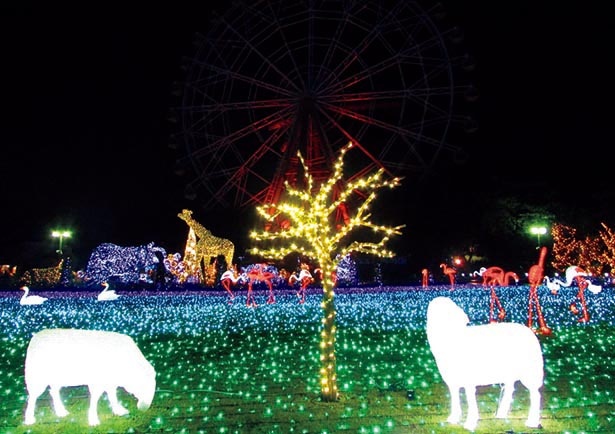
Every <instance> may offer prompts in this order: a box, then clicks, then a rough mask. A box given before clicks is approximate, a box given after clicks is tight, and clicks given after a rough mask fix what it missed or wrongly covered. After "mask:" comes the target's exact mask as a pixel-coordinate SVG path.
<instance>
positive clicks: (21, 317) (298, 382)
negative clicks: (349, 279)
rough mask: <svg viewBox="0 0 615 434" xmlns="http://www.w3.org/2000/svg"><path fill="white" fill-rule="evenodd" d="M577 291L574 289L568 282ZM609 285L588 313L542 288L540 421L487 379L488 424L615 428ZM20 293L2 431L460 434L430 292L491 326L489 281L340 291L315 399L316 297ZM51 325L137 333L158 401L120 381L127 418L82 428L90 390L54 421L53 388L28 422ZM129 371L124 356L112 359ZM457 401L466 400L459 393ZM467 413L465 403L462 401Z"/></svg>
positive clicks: (481, 428)
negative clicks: (428, 329) (502, 405)
mask: <svg viewBox="0 0 615 434" xmlns="http://www.w3.org/2000/svg"><path fill="white" fill-rule="evenodd" d="M571 291H576V290H572V289H571ZM609 291H610V290H609V289H607V290H605V291H603V292H602V293H601V294H598V295H593V298H592V297H589V296H588V304H589V307H590V313H591V314H592V320H591V321H590V323H589V324H579V323H577V322H576V321H575V320H574V318H573V317H572V314H570V312H569V311H568V309H567V306H568V304H569V300H570V298H571V297H573V296H574V293H573V292H570V293H568V294H566V293H560V294H559V295H558V296H553V295H550V294H548V293H546V292H545V293H544V294H543V293H542V292H541V302H542V303H543V307H544V309H545V317H546V318H547V322H548V323H549V326H550V327H551V328H552V329H553V331H554V334H553V336H550V337H540V340H541V344H542V347H543V353H544V358H545V385H544V387H543V403H542V426H543V428H542V429H529V428H526V427H525V425H524V423H525V419H526V417H527V407H528V398H529V397H528V394H527V391H526V390H525V388H524V387H523V386H522V385H520V384H518V385H517V391H516V393H515V400H514V402H513V407H512V411H511V414H510V417H509V419H508V420H498V419H495V416H494V415H495V411H496V408H497V403H498V399H499V394H500V389H499V387H498V386H487V387H482V388H479V393H478V402H479V410H480V415H481V420H480V421H479V423H478V428H477V430H476V432H481V433H530V432H531V433H533V432H535V433H566V432H569V433H593V432H601V433H613V432H615V406H614V405H613V404H615V397H614V396H613V393H615V392H614V390H615V381H614V377H613V375H614V374H615V364H614V363H613V362H612V357H611V356H612V354H613V353H614V349H615V345H614V343H615V333H614V332H615V325H614V324H613V319H612V312H613V304H614V303H613V299H612V296H611V295H610V292H609ZM17 292H18V291H13V292H11V291H3V292H2V293H0V294H2V296H0V309H1V310H0V432H2V433H131V432H132V433H183V432H185V433H200V432H202V433H214V432H215V433H235V432H236V433H288V432H297V433H333V432H349V433H363V432H364V433H432V432H436V433H439V432H443V433H465V432H467V431H466V430H465V429H463V428H462V427H461V426H453V425H450V424H448V423H447V422H446V418H447V417H448V412H449V395H448V390H447V388H446V386H445V385H444V383H443V382H442V379H441V377H440V375H439V373H438V370H437V367H436V365H435V361H434V359H433V357H432V355H431V352H430V350H429V346H428V344H427V339H426V334H425V331H424V324H425V312H426V308H427V304H428V302H429V300H430V299H431V298H433V297H434V296H437V295H446V296H450V297H451V298H453V299H455V301H457V302H458V303H459V304H460V305H462V306H463V307H464V309H465V310H466V312H468V315H469V316H470V318H471V320H472V323H476V324H478V323H485V322H486V318H487V314H488V308H489V307H488V306H489V304H488V303H489V298H488V292H487V291H484V290H483V289H482V288H480V287H478V288H472V287H468V288H463V289H458V290H456V291H452V292H450V291H448V287H447V288H446V289H444V288H442V289H430V290H427V291H422V290H417V289H416V288H407V289H406V290H397V289H395V290H393V289H391V290H389V291H381V292H375V291H373V290H365V291H356V292H353V291H348V292H347V293H346V292H344V291H343V290H340V291H339V292H338V296H337V309H338V326H339V329H338V339H337V359H338V377H339V387H340V390H341V398H340V400H339V401H338V402H335V403H325V402H321V401H320V400H319V385H318V378H319V377H318V370H319V361H318V358H319V347H318V344H319V332H320V315H321V311H320V304H319V301H320V297H319V292H318V290H317V289H314V290H313V291H312V292H311V293H310V295H309V296H308V300H307V302H306V304H304V305H300V304H298V302H297V299H296V296H295V295H294V292H292V291H291V292H289V293H287V294H279V295H278V296H277V303H276V304H273V305H267V304H264V295H263V296H262V300H263V304H261V305H260V306H259V307H257V308H248V307H246V306H245V305H243V303H242V297H241V294H240V296H239V297H238V298H237V299H236V300H235V302H234V304H232V305H231V304H228V303H227V299H226V298H225V297H224V295H223V294H219V293H205V292H203V293H198V292H191V293H177V294H171V293H164V294H162V293H151V294H149V293H144V292H134V293H126V294H124V296H123V297H122V298H120V300H118V301H116V302H110V303H106V304H105V303H99V302H96V301H95V294H87V293H78V294H75V293H68V292H56V293H54V292H48V293H46V294H44V295H46V296H49V298H50V299H49V300H48V301H47V302H46V303H45V304H44V305H41V306H20V305H19V303H18V296H19V295H20V294H17ZM500 298H501V300H502V302H503V304H504V306H505V307H506V309H507V312H508V317H507V320H508V321H515V322H523V323H524V322H525V321H526V319H527V318H526V315H527V307H526V304H527V287H525V288H523V287H516V288H504V289H502V292H501V295H500ZM52 327H73V328H90V329H99V330H112V331H118V332H122V333H126V334H128V335H130V336H132V337H133V338H134V339H135V341H136V342H137V345H138V346H139V347H140V348H141V350H142V352H143V354H144V355H145V357H146V358H147V359H148V360H149V361H150V362H151V363H152V365H153V366H154V368H155V369H156V371H157V391H156V395H155V398H154V402H153V404H152V406H151V408H150V409H149V410H147V411H145V412H141V411H139V410H137V408H136V400H135V399H134V398H133V397H132V396H131V395H128V394H127V393H125V392H124V391H123V390H122V389H120V393H119V396H120V400H121V401H122V403H123V404H124V405H125V406H126V407H127V408H128V409H129V411H130V414H129V415H127V416H122V417H119V416H114V415H113V414H112V413H111V411H110V408H109V405H108V403H107V401H106V397H103V398H102V399H101V400H100V403H99V406H98V412H99V417H100V420H101V424H100V425H99V426H98V427H89V426H88V425H87V407H88V405H89V403H88V392H87V389H86V388H84V387H77V388H66V389H63V391H62V397H63V401H64V403H65V405H66V408H67V409H68V411H69V412H70V414H69V416H67V417H65V418H63V419H60V418H57V417H56V416H55V414H54V412H53V410H52V408H51V402H50V397H49V394H48V393H47V392H46V393H45V394H43V395H42V396H41V397H40V398H39V400H38V405H37V409H36V417H37V422H36V424H34V425H32V426H25V425H23V415H24V410H25V401H26V398H27V393H26V390H25V385H24V376H23V366H24V359H25V352H26V347H27V345H28V342H29V339H30V337H31V336H32V333H34V332H36V331H38V330H41V329H44V328H52ZM109 369H121V366H109ZM462 402H463V401H462ZM464 409H465V407H464Z"/></svg>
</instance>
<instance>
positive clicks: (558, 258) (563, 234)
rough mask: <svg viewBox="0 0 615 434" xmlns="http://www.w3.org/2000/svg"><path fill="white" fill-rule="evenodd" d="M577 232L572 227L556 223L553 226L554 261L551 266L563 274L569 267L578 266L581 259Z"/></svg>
mask: <svg viewBox="0 0 615 434" xmlns="http://www.w3.org/2000/svg"><path fill="white" fill-rule="evenodd" d="M576 236H577V230H576V229H575V228H573V227H571V226H567V225H564V224H561V223H554V224H553V225H552V226H551V237H552V238H553V251H552V252H551V253H552V256H553V260H552V261H551V266H552V267H553V268H554V269H555V270H558V271H560V272H563V271H564V270H565V269H566V267H568V266H569V265H577V259H578V257H579V250H578V249H579V245H578V244H579V242H578V240H577V238H576Z"/></svg>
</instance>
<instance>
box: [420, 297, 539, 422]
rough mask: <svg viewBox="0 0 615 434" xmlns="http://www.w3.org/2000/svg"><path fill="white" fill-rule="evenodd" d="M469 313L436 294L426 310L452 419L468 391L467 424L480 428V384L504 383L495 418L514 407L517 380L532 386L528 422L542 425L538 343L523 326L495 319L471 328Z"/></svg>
mask: <svg viewBox="0 0 615 434" xmlns="http://www.w3.org/2000/svg"><path fill="white" fill-rule="evenodd" d="M469 322H470V320H469V318H468V316H467V315H466V313H465V312H464V311H463V310H462V309H461V308H460V307H459V306H457V305H456V304H455V302H454V301H453V300H451V299H450V298H448V297H436V298H434V299H433V300H432V301H431V302H430V303H429V306H428V308H427V340H428V342H429V346H430V349H431V352H432V354H433V356H434V359H435V360H436V364H437V366H438V370H439V371H440V375H441V376H442V379H443V380H444V382H445V383H446V385H447V386H448V389H449V392H450V395H451V413H450V416H449V417H448V419H447V420H448V422H449V423H452V424H458V423H459V422H460V420H461V413H462V412H461V403H460V397H459V395H460V392H461V388H463V389H464V390H465V394H466V401H467V404H468V413H467V417H466V421H465V423H464V425H463V426H464V428H465V429H467V430H470V431H473V430H475V429H476V425H477V424H478V419H479V414H478V407H477V404H476V387H477V386H486V385H493V384H503V387H504V390H503V393H502V396H501V399H500V403H499V406H498V410H497V413H496V417H497V418H501V419H505V418H506V417H507V416H508V413H509V411H510V406H511V403H512V399H513V392H514V389H515V383H516V382H517V381H521V383H522V384H523V385H524V386H525V387H526V388H527V389H528V391H529V395H530V408H529V414H528V417H527V420H526V422H525V425H526V426H528V427H533V428H537V427H540V406H541V402H540V401H541V392H540V388H541V387H542V385H543V380H544V361H543V357H542V349H541V347H540V342H539V341H538V338H537V337H536V335H535V334H534V332H533V331H532V330H531V329H530V328H528V327H526V326H525V325H523V324H517V323H491V324H485V325H476V326H469V325H468V324H469Z"/></svg>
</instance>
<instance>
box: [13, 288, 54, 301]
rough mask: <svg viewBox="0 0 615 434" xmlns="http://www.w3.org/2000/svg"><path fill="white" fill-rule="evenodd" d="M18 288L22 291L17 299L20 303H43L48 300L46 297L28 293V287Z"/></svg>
mask: <svg viewBox="0 0 615 434" xmlns="http://www.w3.org/2000/svg"><path fill="white" fill-rule="evenodd" d="M20 289H21V290H22V291H23V292H24V294H23V295H22V296H21V299H20V300H19V304H21V305H33V304H43V303H45V302H46V301H47V300H48V298H47V297H41V296H40V295H29V293H30V288H28V287H27V286H22V287H21V288H20Z"/></svg>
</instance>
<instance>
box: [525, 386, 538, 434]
mask: <svg viewBox="0 0 615 434" xmlns="http://www.w3.org/2000/svg"><path fill="white" fill-rule="evenodd" d="M529 391H530V411H529V413H528V415H527V420H526V421H525V426H527V427H530V428H540V399H541V396H540V391H539V390H538V388H531V389H529Z"/></svg>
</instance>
